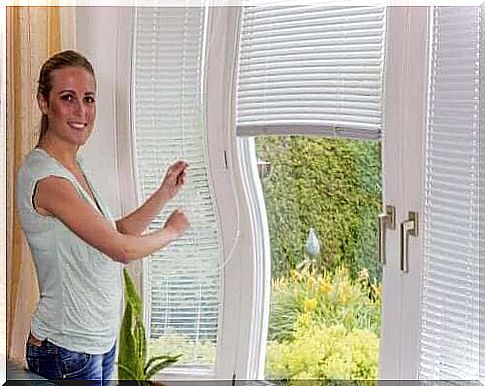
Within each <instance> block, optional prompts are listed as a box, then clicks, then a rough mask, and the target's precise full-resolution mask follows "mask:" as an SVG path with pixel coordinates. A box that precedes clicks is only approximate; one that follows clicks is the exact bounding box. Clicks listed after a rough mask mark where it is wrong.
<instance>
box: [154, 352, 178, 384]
mask: <svg viewBox="0 0 485 386" xmlns="http://www.w3.org/2000/svg"><path fill="white" fill-rule="evenodd" d="M179 357H180V355H179V356H174V357H171V358H165V359H160V360H157V362H159V363H155V364H154V365H153V366H151V368H150V369H149V370H148V371H147V372H146V379H151V377H153V376H154V375H155V374H156V373H158V372H159V371H161V370H163V369H164V368H165V367H168V366H170V365H172V364H174V363H175V362H177V361H178V358H179Z"/></svg>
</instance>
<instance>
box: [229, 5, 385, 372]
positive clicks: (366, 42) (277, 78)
mask: <svg viewBox="0 0 485 386" xmlns="http://www.w3.org/2000/svg"><path fill="white" fill-rule="evenodd" d="M385 20H386V18H385V10H384V9H383V8H375V7H322V6H320V7H309V6H301V7H300V6H298V7H245V8H244V12H243V19H242V26H241V36H240V52H239V66H238V82H237V108H236V112H237V116H236V125H237V134H238V136H239V137H240V138H239V144H240V152H241V158H242V159H244V160H245V162H246V164H245V165H246V169H247V173H246V174H247V177H246V181H247V183H248V184H249V185H254V186H255V187H256V188H253V189H252V190H253V192H254V194H253V195H252V196H250V197H249V198H248V199H249V200H251V201H255V202H258V205H254V206H253V207H252V209H253V211H254V213H253V216H254V217H258V218H260V222H261V223H260V224H259V228H256V229H255V231H254V232H255V233H258V234H260V238H258V239H257V242H258V243H260V244H261V245H262V248H261V249H260V250H261V251H266V255H264V256H262V258H260V259H261V260H267V261H269V260H270V259H271V261H272V263H273V267H272V271H273V275H275V277H276V276H277V280H276V283H281V282H285V280H287V277H286V276H288V275H287V274H288V272H289V269H291V268H292V269H293V270H295V268H296V266H297V265H300V263H301V261H298V262H296V261H294V260H300V258H301V256H303V255H304V254H305V253H304V248H303V247H302V244H305V241H306V234H305V235H303V236H302V235H301V234H300V233H301V232H302V229H299V228H298V224H299V223H302V224H306V225H307V226H308V224H307V222H308V221H309V219H310V218H312V217H313V219H314V220H315V219H317V218H318V217H325V216H329V217H330V213H332V214H333V215H335V216H339V215H343V213H337V212H338V211H337V212H335V213H334V212H331V211H329V210H328V208H329V207H331V206H332V203H329V202H330V201H332V200H334V199H333V197H329V199H328V200H326V202H320V203H319V204H316V205H311V204H310V201H311V200H312V199H311V196H312V194H313V195H314V194H315V193H317V191H318V187H316V186H314V187H313V188H312V187H310V186H311V184H312V183H311V182H309V181H305V178H299V177H298V174H301V173H305V171H304V170H303V169H304V168H308V167H310V168H316V169H318V166H317V165H316V164H312V165H308V164H305V167H303V168H302V167H301V166H302V165H291V164H286V163H285V162H287V161H288V158H291V156H288V155H287V153H289V152H290V151H293V150H295V149H297V148H300V150H301V157H302V158H303V157H306V158H308V157H313V158H314V159H318V158H319V157H320V158H321V159H323V158H325V157H324V155H323V154H320V155H319V154H318V153H316V152H313V153H312V151H311V150H310V149H312V148H313V149H319V151H321V150H322V149H324V148H326V149H327V150H329V153H332V149H334V150H333V152H335V155H336V154H337V151H338V149H340V150H342V152H341V153H340V154H341V155H343V154H346V155H347V156H349V154H350V153H352V155H353V156H354V155H356V154H357V153H359V151H358V150H357V149H359V150H360V151H362V154H363V153H364V148H366V149H367V151H369V150H370V151H371V153H373V154H374V155H375V156H377V163H378V164H379V166H380V153H379V151H378V149H379V146H378V144H375V143H366V144H358V143H357V141H356V143H355V146H354V144H353V143H351V142H352V141H345V140H344V139H343V138H347V139H355V140H363V139H367V140H369V139H372V140H379V139H380V138H381V134H382V103H383V79H384V41H385V39H384V32H385ZM297 134H301V135H319V136H322V137H340V138H341V139H340V140H332V139H330V140H329V139H325V138H309V137H308V138H303V137H302V138H297V137H295V135H297ZM270 135H282V136H278V137H276V136H275V137H271V138H270V137H266V136H270ZM254 136H259V138H257V140H256V148H258V151H257V152H256V149H255V140H254ZM242 137H248V138H242ZM359 145H362V146H359ZM366 145H370V146H366ZM375 145H377V146H375ZM270 148H272V149H273V150H274V151H276V152H281V154H280V153H278V154H279V155H280V156H278V155H275V154H269V153H268V149H270ZM304 148H305V149H306V150H305V149H304ZM264 149H266V150H264ZM290 149H291V150H290ZM376 150H377V151H376ZM346 151H347V153H346ZM353 151H355V153H353ZM283 153H284V154H283ZM262 154H266V155H267V156H269V157H272V156H273V157H274V158H273V159H272V161H273V163H278V173H280V175H279V176H278V177H276V180H273V181H271V182H268V183H267V184H263V185H264V189H263V191H264V193H265V196H266V197H265V198H263V196H262V194H261V186H260V181H259V179H258V175H257V174H256V175H255V173H254V170H255V169H256V163H257V162H258V165H257V166H258V167H259V169H260V170H259V172H260V173H261V174H262V173H263V169H264V167H265V165H264V161H267V159H265V160H257V158H258V156H261V155H262ZM351 157H352V156H351ZM282 158H285V161H283V160H282ZM293 158H295V157H293ZM296 158H298V157H296ZM249 160H251V162H252V165H250V161H249ZM347 160H348V157H347ZM335 161H336V162H337V163H339V160H338V155H336V156H335ZM303 162H304V161H303ZM353 162H354V159H352V160H351V162H350V163H353ZM340 163H341V164H342V165H343V164H344V163H345V162H344V160H343V159H342V160H341V162H340ZM273 166H275V165H273ZM284 170H286V174H285V172H284ZM377 170H380V167H377ZM307 172H308V174H311V175H312V176H315V175H316V174H318V171H317V170H313V172H315V173H313V174H312V171H310V170H309V169H307ZM333 178H337V179H338V178H339V177H338V176H337V175H336V176H333ZM372 178H374V179H375V178H377V180H379V179H380V176H379V173H377V175H373V176H372V177H371V179H372ZM268 179H271V177H268ZM278 179H279V180H280V181H278ZM281 180H284V181H286V184H285V183H282V182H281ZM306 183H309V184H307V185H308V186H307V187H308V189H307V190H308V191H309V192H308V193H309V194H307V195H305V194H303V197H302V200H303V201H305V200H307V204H303V205H300V206H299V203H297V202H294V199H295V197H296V196H298V195H300V196H302V194H301V192H300V193H299V194H296V193H295V191H296V190H300V191H301V189H304V188H303V185H305V184H306ZM355 184H356V185H358V184H359V183H358V182H356V183H355ZM297 185H298V186H297ZM337 185H338V184H337ZM378 185H380V184H378ZM305 186H306V185H305ZM334 187H335V186H334ZM360 188H361V186H355V190H356V191H357V190H358V189H360ZM275 189H276V190H278V189H280V192H279V197H275V196H277V195H278V192H276V193H275V192H274V190H275ZM312 189H313V192H312ZM247 190H248V191H251V187H248V189H247ZM377 190H378V191H377V210H378V208H379V207H380V189H379V188H377ZM269 191H271V192H269ZM350 191H352V189H350V190H348V192H350ZM334 193H336V195H338V193H337V192H334ZM330 196H332V195H330ZM314 198H315V195H314ZM265 200H266V205H267V208H266V209H265V205H264V201H265ZM278 200H279V201H278ZM261 201H262V202H261ZM278 203H279V204H280V205H281V206H280V207H276V208H275V205H276V206H278V205H279V204H278ZM374 204H375V203H374ZM374 204H373V205H374ZM292 205H293V207H292V208H289V206H292ZM350 206H352V205H349V210H350V211H354V212H356V211H358V210H362V207H352V208H350ZM362 206H365V204H363V205H362ZM310 208H313V209H315V212H314V213H313V216H312V213H308V211H309V210H311V209H310ZM318 208H320V209H318ZM324 208H326V210H325V209H324ZM375 210H376V208H375V207H373V208H372V209H371V212H372V211H375ZM266 211H267V212H268V216H270V218H269V227H270V229H269V234H267V231H266V228H267V227H268V224H267V219H266ZM289 213H292V214H293V216H294V218H293V219H291V218H288V216H290V215H289ZM377 214H378V213H377V212H376V213H374V216H373V217H374V218H373V219H372V220H374V221H373V222H371V224H366V225H370V226H371V228H376V224H377ZM275 216H276V218H277V219H275ZM343 216H344V217H345V215H343ZM315 221H316V222H319V223H320V222H321V221H318V220H315ZM332 221H333V220H330V223H332ZM283 222H284V223H285V224H282V223H283ZM324 222H325V221H324ZM337 223H338V221H334V222H333V223H332V224H333V225H336V224H337ZM349 223H350V220H349V221H345V220H344V221H342V223H341V224H340V225H342V226H343V227H344V228H345V230H344V231H343V233H345V232H349V234H350V233H351V232H354V231H355V230H356V229H353V230H350V228H352V226H353V225H351V226H349V227H347V225H348V224H349ZM255 224H256V225H258V223H256V222H255ZM275 225H277V228H278V229H275V228H274V226H275ZM354 225H355V224H354ZM320 228H321V227H320ZM321 230H322V229H320V231H321ZM360 230H362V229H360ZM369 230H370V232H371V233H373V235H372V237H373V238H374V240H376V239H377V238H376V229H373V230H371V229H369ZM305 231H306V232H308V229H304V230H303V232H305ZM278 234H279V235H280V236H281V237H279V236H278ZM285 235H287V236H285ZM362 235H363V233H362ZM269 236H271V242H272V245H271V253H272V256H269V250H268V249H266V248H265V247H264V246H265V244H268V243H269V240H268V237H269ZM265 237H266V239H265ZM283 239H285V240H286V241H288V240H290V241H288V242H287V243H286V244H285V242H284V240H283ZM282 240H283V241H282ZM339 241H340V240H339ZM276 244H277V245H278V247H279V248H276V247H275V245H276ZM330 244H335V243H332V242H330V243H328V244H327V247H329V246H330ZM329 249H330V248H329ZM334 249H338V247H336V248H334ZM334 252H335V251H333V250H332V252H328V251H327V254H326V256H327V257H330V255H332V256H333V255H334V254H335V255H336V254H338V252H335V253H334ZM280 255H285V256H284V257H283V258H280V257H281V256H280ZM289 255H291V258H290V257H289ZM371 255H372V253H371V254H370V255H369V256H368V258H371V259H373V261H372V262H371V265H372V266H373V268H375V261H376V259H377V256H376V251H374V255H373V256H371ZM320 258H322V256H320ZM285 259H286V260H285ZM323 259H325V257H323ZM283 260H285V261H283ZM279 263H281V264H279ZM303 263H304V262H303ZM336 264H337V263H336ZM310 265H311V264H310ZM324 265H325V262H324V261H322V260H321V259H320V260H319V261H318V263H317V266H318V268H319V269H322V267H323V266H324ZM356 265H357V264H356ZM351 268H353V267H351ZM330 271H331V270H330V269H329V270H328V272H330ZM374 271H379V269H374ZM320 272H322V271H320ZM374 273H375V272H374ZM285 275H286V276H285ZM378 275H379V276H380V273H378ZM337 276H338V274H336V277H337ZM344 276H345V275H344ZM268 279H269V278H266V284H267V285H268V284H269V282H270V280H268ZM308 279H309V280H313V279H316V280H318V279H317V276H316V275H315V276H311V277H309V278H308ZM341 279H342V278H341V277H339V278H337V279H336V281H339V280H341ZM289 281H291V279H289ZM323 282H324V280H322V283H323ZM292 284H294V283H292ZM299 284H301V283H299ZM325 284H329V283H327V282H326V281H325ZM360 285H361V284H360V283H357V284H356V286H355V289H360V288H361V287H360ZM278 287H281V286H278ZM295 289H296V287H295ZM353 289H354V287H353ZM303 291H304V290H303ZM276 292H277V291H276V287H275V281H274V280H273V294H274V293H276ZM280 292H281V291H280ZM280 295H281V293H278V296H280ZM283 296H284V294H283ZM298 296H304V295H303V294H299V295H298ZM312 296H313V295H312ZM290 297H291V296H290ZM365 297H366V299H368V294H366V295H365ZM273 300H274V299H273ZM288 300H290V303H291V299H286V300H285V299H283V300H281V299H280V301H279V303H278V304H276V308H277V307H283V308H282V309H281V310H280V313H279V315H276V316H275V315H274V314H273V311H274V312H277V309H276V308H275V307H273V306H272V315H271V316H270V329H271V331H270V336H269V338H268V339H269V340H270V342H269V343H270V346H269V350H270V351H269V353H268V354H269V356H270V358H272V359H271V360H272V361H273V362H274V363H273V364H274V365H275V366H274V367H275V368H270V369H269V370H270V372H269V373H267V375H269V376H273V377H274V376H277V377H283V378H286V377H292V376H294V375H295V374H296V376H298V377H302V376H304V375H305V374H307V378H308V377H311V376H313V377H316V376H323V375H325V376H330V377H333V378H335V377H338V378H343V377H349V376H354V377H359V374H357V372H355V371H353V370H351V368H352V364H351V361H352V359H351V358H350V357H351V356H352V353H350V356H349V358H347V359H350V362H346V361H345V360H343V359H342V360H341V361H340V362H341V364H340V365H341V370H342V372H336V373H335V372H334V373H332V372H329V373H325V374H324V373H322V372H320V373H318V371H320V370H321V371H326V370H323V368H324V367H325V366H326V364H321V366H320V368H319V370H317V372H315V373H313V374H309V373H305V370H304V369H303V368H302V369H301V370H302V371H303V372H302V373H291V369H289V367H291V364H289V365H288V364H287V363H286V362H285V363H283V361H284V354H281V353H282V352H285V351H287V350H289V349H288V348H287V346H285V344H284V341H285V337H282V338H281V341H279V338H278V337H277V338H276V339H273V338H274V337H275V336H276V335H278V334H279V335H281V334H280V333H281V332H284V334H287V335H291V333H292V329H293V328H294V324H295V322H298V321H296V320H295V319H298V318H299V316H298V315H296V316H295V317H294V318H293V317H292V315H290V314H293V313H294V311H295V308H298V305H295V304H290V303H288V302H287V303H285V301H288ZM320 300H321V299H320ZM320 300H318V301H320ZM308 301H309V304H310V302H313V303H315V301H317V298H312V299H308ZM281 302H283V303H284V305H282V304H280V303H281ZM313 303H312V304H313ZM293 306H295V307H293ZM265 307H266V308H267V309H268V308H269V304H265ZM317 307H318V308H319V309H320V307H319V306H318V305H317ZM370 307H371V308H372V307H374V304H373V305H371V306H370ZM273 308H275V309H274V310H273ZM301 308H304V307H303V306H302V307H301ZM321 308H325V305H323V304H322V307H321ZM361 311H362V310H361ZM296 313H298V312H296ZM373 314H375V315H377V318H378V319H379V315H380V308H379V306H378V305H377V311H376V312H374V313H373ZM300 316H306V315H300ZM278 318H280V319H282V320H278V321H277V323H273V320H274V319H278ZM340 322H341V323H345V322H344V321H343V320H342V321H340ZM367 322H368V321H367ZM357 323H358V322H357ZM373 323H375V321H373V322H370V324H372V327H376V325H374V324H373ZM368 324H369V322H368V323H367V325H368ZM277 325H278V326H279V327H281V326H285V327H284V328H283V329H280V331H275V330H276V328H274V327H276V326H277ZM377 330H379V327H378V325H377ZM346 333H347V332H346ZM320 335H321V334H320ZM349 335H350V333H349ZM348 342H349V341H348V340H347V341H346V343H343V345H347V344H348ZM374 343H375V342H374ZM316 344H318V343H316ZM310 346H311V344H310V345H308V347H306V351H307V352H306V353H302V352H300V353H298V355H297V356H299V355H300V354H301V355H302V357H301V358H304V356H305V355H307V354H308V353H313V351H312V350H315V353H316V352H318V349H317V348H316V346H315V347H310ZM377 346H378V344H377ZM377 346H376V345H374V351H375V352H374V353H375V354H376V356H377V351H378V348H377ZM262 350H264V348H262ZM320 351H321V352H322V351H324V350H323V348H322V349H321V350H320ZM371 351H372V350H371ZM295 354H296V352H293V353H291V354H289V355H291V356H292V358H293V359H294V360H293V362H297V361H298V358H295ZM275 355H276V356H277V359H275ZM278 355H281V356H279V357H278ZM318 355H319V354H316V355H310V356H312V357H314V358H316V359H315V363H317V362H319V361H320V362H321V358H320V357H318ZM309 360H310V358H308V359H307V360H305V359H303V361H304V362H308V361H309ZM373 360H374V361H377V358H376V357H374V358H373ZM371 361H372V359H371V360H370V362H371ZM267 365H268V362H267ZM311 366H312V365H311V364H308V367H311ZM296 367H298V366H297V365H296ZM317 367H318V366H317ZM343 367H346V368H345V369H343ZM371 367H372V366H371ZM278 368H279V370H278ZM283 368H284V371H283V372H282V369H283ZM275 369H276V370H275ZM328 371H331V370H328ZM336 371H337V370H336ZM372 371H373V372H367V373H365V370H364V371H363V372H361V373H360V377H361V378H362V377H364V378H365V377H366V376H367V377H369V378H375V377H376V376H377V364H376V363H374V365H373V368H372ZM350 373H352V374H353V375H350Z"/></svg>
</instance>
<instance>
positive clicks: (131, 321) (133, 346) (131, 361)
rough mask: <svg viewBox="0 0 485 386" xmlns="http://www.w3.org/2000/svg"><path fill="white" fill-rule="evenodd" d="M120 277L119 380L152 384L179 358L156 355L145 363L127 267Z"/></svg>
mask: <svg viewBox="0 0 485 386" xmlns="http://www.w3.org/2000/svg"><path fill="white" fill-rule="evenodd" d="M123 276H124V282H125V298H126V306H125V312H124V314H123V321H122V323H121V330H120V337H119V349H118V363H117V364H118V379H119V380H120V381H123V380H136V381H138V383H139V384H153V383H154V382H153V381H151V378H152V377H153V376H154V375H155V374H157V373H158V372H159V371H161V370H162V369H164V368H166V367H168V366H170V365H172V364H173V363H175V362H177V361H178V359H179V358H180V357H181V355H158V356H155V357H152V358H150V359H148V360H147V345H146V336H145V326H144V322H143V315H142V306H141V300H140V297H139V296H138V293H137V291H136V288H135V285H134V283H133V280H132V279H131V277H130V275H129V273H128V271H127V270H126V268H123Z"/></svg>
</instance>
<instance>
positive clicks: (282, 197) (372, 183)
mask: <svg viewBox="0 0 485 386" xmlns="http://www.w3.org/2000/svg"><path fill="white" fill-rule="evenodd" d="M256 148H257V155H258V158H259V170H260V175H261V179H262V185H263V191H264V196H265V204H266V210H267V216H268V223H269V231H270V238H271V262H272V294H271V312H270V325H269V334H268V348H267V357H266V377H267V378H273V379H274V378H331V379H376V378H377V375H378V373H377V370H378V351H379V336H380V306H381V277H382V270H381V267H380V264H379V263H378V245H377V243H378V215H379V213H380V209H381V196H382V194H381V157H380V143H378V142H370V141H358V140H345V139H326V138H322V137H309V136H284V137H283V136H267V137H258V138H256Z"/></svg>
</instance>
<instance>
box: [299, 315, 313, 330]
mask: <svg viewBox="0 0 485 386" xmlns="http://www.w3.org/2000/svg"><path fill="white" fill-rule="evenodd" d="M310 321H311V319H310V315H308V314H307V313H305V314H301V315H300V316H299V317H298V324H299V325H300V326H302V327H308V326H309V325H310Z"/></svg>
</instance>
